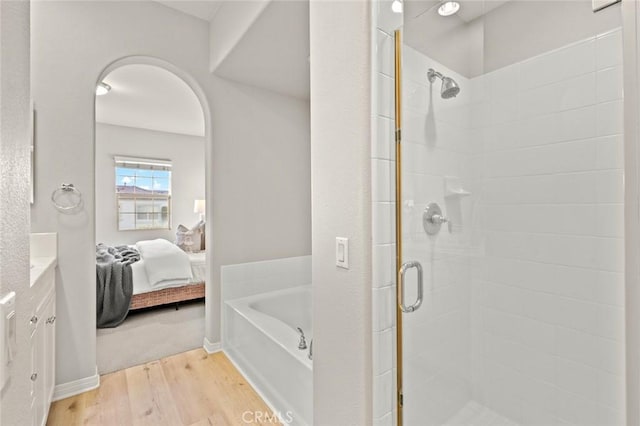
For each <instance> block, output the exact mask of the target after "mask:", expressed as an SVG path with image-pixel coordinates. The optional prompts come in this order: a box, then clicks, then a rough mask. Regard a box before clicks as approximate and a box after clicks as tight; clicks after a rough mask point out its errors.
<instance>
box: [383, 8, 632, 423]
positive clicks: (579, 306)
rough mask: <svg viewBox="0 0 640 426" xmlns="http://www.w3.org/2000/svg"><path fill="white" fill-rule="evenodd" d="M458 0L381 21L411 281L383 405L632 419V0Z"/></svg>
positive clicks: (407, 418)
mask: <svg viewBox="0 0 640 426" xmlns="http://www.w3.org/2000/svg"><path fill="white" fill-rule="evenodd" d="M453 3H454V2H441V1H425V0H421V1H413V0H405V1H404V2H403V3H402V6H403V12H402V14H401V15H402V24H401V25H400V27H399V28H398V27H396V28H393V29H392V28H390V27H389V26H387V27H385V24H384V22H383V18H382V17H381V18H380V22H382V23H381V24H379V26H378V29H377V31H378V33H377V36H378V43H379V45H381V46H382V45H386V46H392V48H390V49H388V51H389V52H393V55H388V56H389V58H393V63H392V64H387V65H383V66H382V67H381V69H380V70H379V74H380V75H381V77H380V78H386V79H387V80H388V81H387V84H388V85H389V87H392V88H393V93H394V96H393V98H391V99H389V100H390V101H391V102H393V104H392V105H387V107H386V108H382V109H381V111H379V112H378V119H379V120H386V121H385V122H386V123H387V124H392V126H393V139H394V140H395V141H394V142H393V146H394V147H395V155H390V158H389V161H388V162H387V163H385V164H384V165H382V166H381V167H385V165H386V167H388V171H387V172H388V176H389V183H388V185H389V188H390V189H391V193H392V194H393V193H394V191H395V194H394V197H395V200H391V201H394V203H393V204H392V205H393V210H392V212H393V211H395V217H394V218H393V219H389V220H388V222H387V224H388V225H389V226H390V227H392V228H395V235H396V237H395V241H393V243H395V245H393V246H392V247H393V249H394V250H395V253H391V255H393V254H395V261H396V262H395V263H396V282H397V283H398V285H397V286H396V287H395V288H394V290H395V298H394V300H395V312H396V315H395V323H394V324H392V326H391V330H392V332H393V334H394V335H395V355H396V357H395V362H394V365H395V368H394V369H393V372H392V374H393V388H394V389H395V391H394V393H393V395H390V396H389V397H390V398H393V404H389V406H390V407H391V410H392V411H391V413H379V414H380V416H381V417H380V418H381V419H386V420H385V421H387V420H388V421H389V422H391V423H390V424H404V425H420V426H426V425H545V426H546V425H576V426H585V425H598V426H603V425H624V424H625V398H624V395H625V390H624V386H625V382H624V228H623V227H624V218H623V214H624V213H623V210H624V186H623V159H624V157H623V92H622V35H621V29H620V26H621V12H620V7H619V5H613V6H611V7H609V8H606V9H603V10H601V11H599V12H594V11H593V9H592V3H591V1H590V0H588V1H583V0H575V1H553V2H549V1H527V0H521V1H518V0H511V1H504V0H503V1H459V2H458V4H459V6H460V7H459V10H457V12H456V13H453V14H449V15H448V13H449V12H451V10H452V8H455V7H454V6H455V5H452V4H453ZM396 6H397V5H396ZM384 7H391V8H392V7H393V5H392V4H391V3H385V2H382V3H381V6H380V8H384ZM396 10H397V8H396ZM380 13H381V14H382V13H383V12H380ZM384 13H386V12H384ZM391 13H393V12H391ZM385 43H386V44H385ZM381 51H383V50H382V49H381ZM390 65H392V66H390ZM385 111H387V112H385ZM391 151H392V150H391ZM374 157H375V155H374ZM374 161H375V160H374ZM374 216H375V215H374ZM390 217H393V215H392V216H390ZM375 220H376V219H375V217H374V221H375Z"/></svg>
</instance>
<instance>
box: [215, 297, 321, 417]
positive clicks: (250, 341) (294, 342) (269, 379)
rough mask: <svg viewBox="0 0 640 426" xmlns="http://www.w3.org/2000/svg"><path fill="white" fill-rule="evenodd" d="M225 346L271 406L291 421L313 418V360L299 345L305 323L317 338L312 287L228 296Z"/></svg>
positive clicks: (307, 334)
mask: <svg viewBox="0 0 640 426" xmlns="http://www.w3.org/2000/svg"><path fill="white" fill-rule="evenodd" d="M224 305H225V306H224V327H223V349H224V351H225V353H226V354H227V356H228V357H229V359H231V361H232V362H233V363H234V364H235V365H236V366H237V367H238V369H239V370H241V372H242V373H243V375H244V376H245V377H246V378H247V380H248V381H249V382H250V383H251V384H252V385H253V387H254V388H255V389H256V391H258V393H260V394H261V396H262V397H263V398H264V399H265V401H266V402H267V404H269V405H270V406H271V407H272V408H273V410H274V411H275V412H276V413H277V414H279V415H280V418H281V419H282V421H283V422H285V423H287V424H291V425H309V424H311V419H312V416H313V405H312V401H313V372H312V368H313V362H312V360H310V359H309V357H308V354H309V349H308V348H307V349H305V350H300V349H298V342H299V339H300V336H299V333H298V332H297V330H296V328H297V327H300V328H301V329H302V330H303V331H304V334H305V337H306V339H307V345H309V344H310V343H311V339H312V338H313V329H312V322H311V307H312V306H311V286H298V287H293V288H289V289H286V290H278V291H272V292H269V293H263V294H258V295H254V296H248V297H242V298H239V299H233V300H228V301H226V302H225V304H224Z"/></svg>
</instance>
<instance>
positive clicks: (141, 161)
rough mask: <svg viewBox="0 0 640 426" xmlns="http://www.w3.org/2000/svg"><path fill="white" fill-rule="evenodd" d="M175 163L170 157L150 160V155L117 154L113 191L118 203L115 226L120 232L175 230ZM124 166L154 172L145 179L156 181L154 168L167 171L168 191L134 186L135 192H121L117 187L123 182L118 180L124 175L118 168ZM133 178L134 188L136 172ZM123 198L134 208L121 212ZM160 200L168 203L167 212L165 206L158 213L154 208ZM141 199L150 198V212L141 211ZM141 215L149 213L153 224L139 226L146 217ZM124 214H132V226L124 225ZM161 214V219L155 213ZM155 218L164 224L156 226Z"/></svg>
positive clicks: (147, 199) (146, 199)
mask: <svg viewBox="0 0 640 426" xmlns="http://www.w3.org/2000/svg"><path fill="white" fill-rule="evenodd" d="M171 167H172V164H171V161H170V160H160V159H150V158H137V157H118V156H116V157H114V168H113V170H114V175H115V176H114V177H115V179H114V190H115V191H114V192H115V202H116V206H115V207H116V221H117V224H116V227H117V229H118V231H119V232H127V231H159V230H162V231H166V230H171V229H172V216H173V214H172V213H173V208H172V203H171V202H172V192H171V191H172V185H171V182H172V178H173V176H172V175H173V173H172V168H171ZM121 169H138V170H146V171H151V172H152V174H151V176H150V177H145V179H151V180H152V182H153V179H154V176H153V171H161V172H167V173H168V176H167V177H166V178H164V177H163V178H162V179H166V180H167V187H168V189H167V190H166V192H164V191H163V192H158V193H156V192H155V190H153V189H151V190H150V191H151V192H150V193H136V192H135V189H134V192H120V191H119V190H118V187H119V186H121V185H120V182H119V181H118V179H119V176H122V173H118V172H119V170H121ZM132 177H133V178H134V185H133V186H134V188H138V186H137V185H136V182H135V179H136V178H137V177H138V176H137V175H135V176H132ZM123 200H128V201H131V202H133V210H132V211H131V212H122V211H121V201H123ZM156 200H158V201H161V202H163V203H166V212H163V211H162V209H164V206H162V208H161V211H158V212H155V211H154V206H155V201H156ZM138 201H149V202H150V204H151V211H150V212H148V211H138ZM141 214H144V215H147V217H150V221H151V223H152V225H151V226H148V227H147V226H145V227H140V226H139V225H138V221H143V220H144V219H141V218H140V217H139V216H140V215H141ZM123 215H131V217H132V218H133V227H126V228H123V227H122V225H121V223H122V218H123ZM156 215H159V216H160V217H159V218H156V217H155V216H156ZM165 216H166V220H163V218H164V217H165ZM156 221H158V222H161V223H162V225H156Z"/></svg>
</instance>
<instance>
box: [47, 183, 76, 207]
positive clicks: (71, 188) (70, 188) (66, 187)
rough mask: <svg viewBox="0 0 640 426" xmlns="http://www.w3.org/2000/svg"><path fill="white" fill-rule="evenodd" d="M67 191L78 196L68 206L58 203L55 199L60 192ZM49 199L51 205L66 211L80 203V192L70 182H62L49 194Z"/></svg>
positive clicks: (64, 192) (65, 192) (66, 192)
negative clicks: (74, 201) (75, 200)
mask: <svg viewBox="0 0 640 426" xmlns="http://www.w3.org/2000/svg"><path fill="white" fill-rule="evenodd" d="M69 193H71V194H75V195H76V196H77V197H78V201H77V202H76V203H75V204H72V205H70V206H62V205H60V204H58V202H57V201H56V199H57V198H58V196H59V195H61V194H69ZM51 201H52V202H53V205H54V206H55V208H56V209H58V210H59V211H61V212H68V211H71V210H74V209H77V208H78V207H80V206H81V205H82V193H81V192H80V191H78V189H77V188H76V187H75V186H73V184H72V183H63V184H62V185H60V188H57V189H56V190H55V191H53V193H52V194H51Z"/></svg>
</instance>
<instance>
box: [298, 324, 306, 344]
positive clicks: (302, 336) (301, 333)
mask: <svg viewBox="0 0 640 426" xmlns="http://www.w3.org/2000/svg"><path fill="white" fill-rule="evenodd" d="M298 333H300V342H298V349H300V350H304V349H307V339H305V337H304V331H302V329H301V328H300V327H298Z"/></svg>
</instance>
